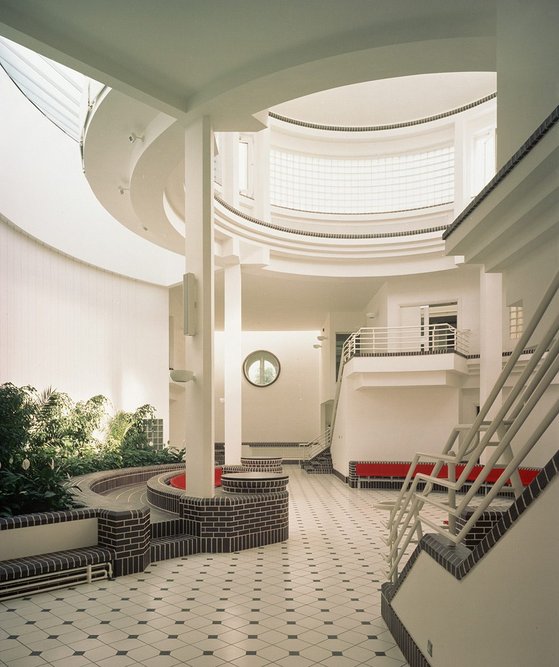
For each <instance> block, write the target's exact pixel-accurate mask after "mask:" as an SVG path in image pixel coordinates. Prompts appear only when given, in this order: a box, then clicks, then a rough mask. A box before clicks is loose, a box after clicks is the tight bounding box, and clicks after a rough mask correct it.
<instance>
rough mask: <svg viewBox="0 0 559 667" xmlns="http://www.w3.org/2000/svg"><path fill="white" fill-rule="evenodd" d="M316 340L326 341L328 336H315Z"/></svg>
mask: <svg viewBox="0 0 559 667" xmlns="http://www.w3.org/2000/svg"><path fill="white" fill-rule="evenodd" d="M316 340H328V336H322V335H320V336H317V337H316Z"/></svg>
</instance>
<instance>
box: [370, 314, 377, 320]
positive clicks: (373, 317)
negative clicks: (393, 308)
mask: <svg viewBox="0 0 559 667" xmlns="http://www.w3.org/2000/svg"><path fill="white" fill-rule="evenodd" d="M376 317H378V313H367V319H369V320H374V319H375V318H376Z"/></svg>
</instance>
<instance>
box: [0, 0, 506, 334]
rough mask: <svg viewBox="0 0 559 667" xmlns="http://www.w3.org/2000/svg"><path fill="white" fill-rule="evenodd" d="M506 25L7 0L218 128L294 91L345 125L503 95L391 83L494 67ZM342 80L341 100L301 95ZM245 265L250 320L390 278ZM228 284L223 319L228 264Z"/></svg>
mask: <svg viewBox="0 0 559 667" xmlns="http://www.w3.org/2000/svg"><path fill="white" fill-rule="evenodd" d="M495 22H496V17H495V3H494V2H493V0H453V2H448V0H422V2H417V0H375V2H371V0H343V1H342V0H304V1H302V0H281V2H278V1H277V0H234V1H232V0H188V1H185V0H165V2H164V3H158V2H157V3H156V2H154V1H153V0H118V2H115V1H114V0H95V2H91V1H90V0H49V1H48V2H38V1H37V0H0V34H2V35H4V36H5V37H7V38H9V39H11V40H13V41H16V42H18V43H20V44H23V45H24V46H27V47H29V48H31V49H33V50H34V51H37V52H39V53H41V54H42V55H45V56H47V57H49V58H52V59H54V60H56V61H57V62H60V63H62V64H64V65H67V66H69V67H71V68H73V69H75V70H77V71H79V72H82V73H83V74H85V75H87V76H89V77H91V78H93V79H95V80H97V81H100V82H103V83H105V84H108V85H110V86H111V87H113V88H114V89H116V90H118V91H120V92H121V93H124V94H125V95H127V96H129V97H131V98H133V99H135V100H137V101H139V102H143V103H146V104H147V105H150V106H151V107H153V108H155V109H157V110H159V111H163V112H165V113H167V114H169V116H171V117H173V118H176V119H178V121H179V122H180V123H181V124H184V123H188V122H190V121H192V120H194V119H196V118H199V117H200V116H201V115H204V114H207V115H210V116H211V118H212V123H213V128H214V129H215V130H217V131H227V130H231V131H251V130H258V129H260V128H261V127H263V124H262V123H263V122H265V118H266V114H267V110H268V109H269V108H272V107H275V106H276V105H283V104H284V103H286V102H288V101H289V100H295V101H294V102H292V103H289V104H287V105H285V106H282V107H278V112H280V113H281V112H282V111H281V110H283V113H284V114H286V115H292V116H295V117H297V118H302V119H306V118H311V117H312V122H325V123H332V122H334V123H335V124H338V123H340V124H354V123H355V124H359V125H361V124H366V125H369V124H377V123H383V122H385V119H387V118H388V117H389V116H390V121H389V122H398V121H399V119H400V118H401V119H403V120H409V119H410V117H412V118H411V119H412V120H413V119H415V118H416V117H417V116H424V115H429V114H430V113H433V110H435V108H436V111H435V112H437V111H441V110H442V111H447V110H450V109H452V108H455V106H460V103H461V100H462V99H463V97H464V96H465V91H466V88H468V91H469V92H468V93H467V97H468V98H469V99H468V100H467V101H472V96H471V95H472V90H475V91H476V92H475V93H474V95H473V97H474V98H477V97H478V92H477V91H478V90H482V89H483V90H488V91H489V92H494V82H493V81H492V80H491V75H488V76H486V75H485V74H483V75H481V76H480V77H478V79H477V80H476V81H474V79H475V77H474V76H471V75H469V74H465V75H464V76H463V78H462V79H461V81H459V80H458V79H457V80H455V81H456V85H455V84H454V83H452V82H451V81H450V80H448V79H439V81H438V88H439V90H438V93H440V94H435V93H433V95H434V97H433V100H432V104H431V103H429V104H427V100H425V99H423V97H426V95H425V92H424V91H425V88H424V87H423V86H424V84H425V82H426V81H427V79H424V80H419V79H416V80H414V81H412V80H410V81H409V82H408V81H405V80H404V79H398V80H397V81H396V82H392V83H391V82H390V81H388V80H389V79H394V78H396V77H405V76H411V75H424V74H433V73H437V74H440V73H448V72H466V73H471V72H482V73H486V72H491V71H493V70H495V64H496V63H495V61H496V53H495ZM371 80H376V81H377V83H376V84H374V85H368V84H367V85H364V86H363V87H361V88H359V87H355V88H353V86H354V84H363V82H368V81H371ZM408 83H409V85H408ZM478 84H479V86H480V87H479V88H478V87H477V86H478ZM470 85H472V86H474V87H473V88H469V86H470ZM341 86H351V88H345V89H344V91H343V92H344V101H343V102H342V103H341V104H340V103H337V102H336V103H335V102H334V98H336V99H337V100H339V99H340V96H339V95H336V93H321V95H322V97H318V98H315V100H314V102H313V105H311V104H310V103H309V102H308V100H307V101H305V100H301V99H300V98H304V97H306V96H308V95H311V94H314V93H320V92H321V91H326V90H330V89H333V88H339V87H341ZM418 86H419V87H418ZM489 89H491V90H489ZM381 91H382V94H381ZM398 91H399V92H398ZM418 92H419V95H418ZM462 93H464V95H462ZM480 96H481V95H480ZM412 97H413V98H414V106H412V105H411V103H410V99H411V98H412ZM381 98H382V102H381ZM418 98H420V99H419V100H418ZM418 101H421V102H425V104H422V105H421V106H417V102H418ZM316 102H318V107H317V106H316ZM441 107H442V109H441ZM319 110H320V115H318V113H319ZM342 119H343V120H342ZM128 134H129V132H127V133H126V134H123V136H125V137H126V136H127V135H128ZM115 191H116V190H115ZM243 275H244V281H243V327H244V328H245V329H279V330H281V329H293V328H299V329H317V328H320V327H321V326H322V324H323V322H324V317H325V314H326V313H327V312H328V311H355V310H360V309H364V308H365V306H366V304H367V302H368V301H369V299H370V298H371V297H372V296H373V294H374V292H375V291H376V289H378V287H379V284H380V283H379V280H380V279H372V278H344V279H343V280H342V279H340V278H316V277H312V276H306V277H301V276H292V275H291V276H288V275H273V274H271V273H268V272H266V271H262V272H260V273H259V274H258V275H255V274H251V273H249V272H248V271H244V270H243ZM217 284H218V285H217V286H218V290H217V302H218V308H217V322H218V325H219V318H220V312H221V310H220V300H221V296H220V295H221V278H220V275H219V273H218V274H217Z"/></svg>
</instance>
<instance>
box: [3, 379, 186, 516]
mask: <svg viewBox="0 0 559 667" xmlns="http://www.w3.org/2000/svg"><path fill="white" fill-rule="evenodd" d="M107 403H108V401H107V399H106V398H105V397H104V396H100V395H98V396H93V397H92V398H90V399H88V400H87V401H80V402H78V403H74V401H73V400H72V399H71V398H70V397H69V396H68V395H67V394H65V393H63V392H59V391H56V390H54V389H52V388H51V387H49V388H47V389H45V390H44V391H43V392H41V393H39V392H37V390H36V389H34V388H33V387H16V386H14V385H13V384H11V383H6V384H3V385H0V515H4V516H5V515H11V514H21V513H26V512H37V511H47V510H57V509H65V508H69V507H72V506H73V501H72V497H71V494H70V493H69V490H68V478H69V477H71V476H76V475H83V474H86V473H89V472H95V471H97V470H109V469H115V468H122V467H132V466H134V467H135V466H142V465H153V464H157V463H171V462H173V463H174V462H178V461H181V460H182V457H183V454H184V451H181V452H176V451H172V450H167V449H163V450H156V449H155V447H153V445H152V444H151V443H150V442H148V435H147V432H146V423H147V421H148V420H151V419H153V418H154V416H155V408H154V407H153V406H151V405H142V406H140V407H139V408H137V409H136V410H135V411H134V412H125V411H123V410H119V411H117V412H116V413H115V414H114V415H113V416H112V417H110V418H109V417H108V415H107ZM105 422H106V425H105V431H104V433H102V426H103V425H104V423H105Z"/></svg>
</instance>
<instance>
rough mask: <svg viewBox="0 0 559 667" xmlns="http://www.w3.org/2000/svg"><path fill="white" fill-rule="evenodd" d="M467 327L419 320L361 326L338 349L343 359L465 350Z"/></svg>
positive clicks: (467, 340)
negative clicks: (415, 323) (402, 324)
mask: <svg viewBox="0 0 559 667" xmlns="http://www.w3.org/2000/svg"><path fill="white" fill-rule="evenodd" d="M469 334H470V332H469V331H468V330H460V329H456V328H455V327H453V326H452V325H450V324H445V323H442V324H428V325H427V324H425V325H422V324H419V325H413V326H402V327H374V328H372V327H362V328H361V329H359V331H356V332H355V333H353V334H351V336H349V337H348V338H347V340H346V341H345V343H344V346H343V349H342V361H343V362H344V363H345V362H347V361H349V360H350V359H352V358H353V357H355V356H367V355H373V354H374V355H381V356H382V355H383V354H390V355H393V354H395V355H397V354H406V353H408V352H421V351H423V352H440V351H448V352H459V353H461V354H467V353H468V343H469Z"/></svg>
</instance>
